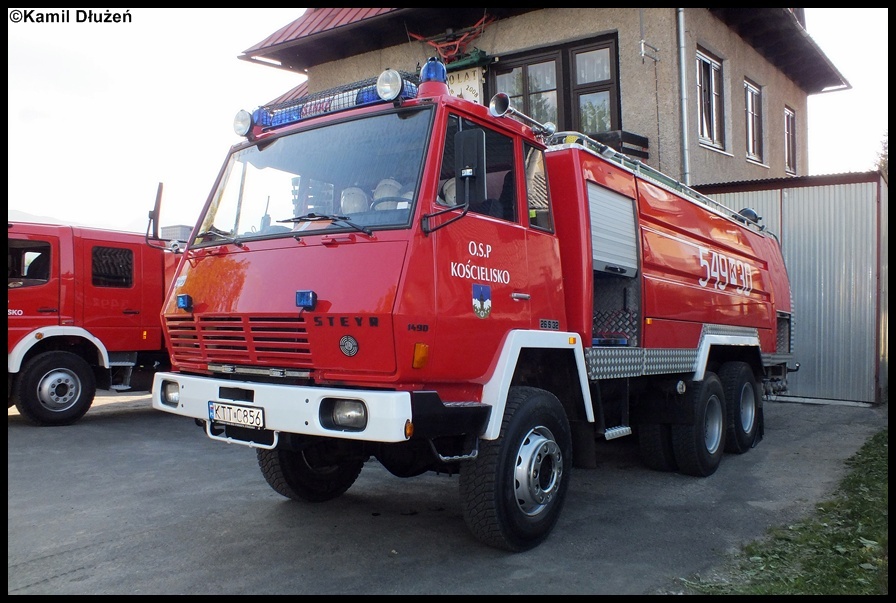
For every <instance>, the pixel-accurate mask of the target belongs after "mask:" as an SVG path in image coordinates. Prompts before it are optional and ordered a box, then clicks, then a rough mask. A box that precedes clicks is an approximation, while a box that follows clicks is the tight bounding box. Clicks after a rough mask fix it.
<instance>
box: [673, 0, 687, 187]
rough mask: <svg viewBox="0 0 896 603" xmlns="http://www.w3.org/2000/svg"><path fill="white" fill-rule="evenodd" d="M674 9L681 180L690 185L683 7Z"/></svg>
mask: <svg viewBox="0 0 896 603" xmlns="http://www.w3.org/2000/svg"><path fill="white" fill-rule="evenodd" d="M675 11H676V13H677V15H676V17H677V21H678V80H679V82H678V86H679V88H680V89H681V98H680V99H679V101H678V102H679V107H680V109H681V181H682V182H683V183H684V184H687V185H688V186H690V184H691V156H690V154H689V152H688V149H689V148H690V137H689V135H688V134H689V132H690V131H691V127H690V126H689V125H688V70H687V65H688V58H687V49H686V46H685V35H684V32H685V29H684V9H683V8H676V9H675Z"/></svg>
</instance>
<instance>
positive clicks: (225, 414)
mask: <svg viewBox="0 0 896 603" xmlns="http://www.w3.org/2000/svg"><path fill="white" fill-rule="evenodd" d="M208 420H209V421H213V422H215V423H226V424H227V425H238V426H240V427H252V428H254V429H264V409H263V408H259V407H257V406H241V405H239V404H222V403H220V402H209V403H208Z"/></svg>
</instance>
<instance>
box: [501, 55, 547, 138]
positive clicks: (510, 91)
mask: <svg viewBox="0 0 896 603" xmlns="http://www.w3.org/2000/svg"><path fill="white" fill-rule="evenodd" d="M558 63H559V60H558V58H556V57H555V58H552V59H547V60H538V61H534V62H531V63H524V64H521V65H516V66H513V67H510V68H509V69H502V70H500V71H498V72H497V75H496V76H495V85H496V86H497V91H498V92H504V93H505V94H507V96H509V97H510V106H511V107H513V108H514V109H516V110H517V111H520V112H521V113H524V114H526V115H528V116H529V117H531V118H532V119H534V120H536V121H539V122H541V123H546V122H549V121H550V122H553V123H555V124H556V123H559V113H560V112H559V107H558V94H559V90H558V89H557V79H558V77H557V76H558V71H559V67H558Z"/></svg>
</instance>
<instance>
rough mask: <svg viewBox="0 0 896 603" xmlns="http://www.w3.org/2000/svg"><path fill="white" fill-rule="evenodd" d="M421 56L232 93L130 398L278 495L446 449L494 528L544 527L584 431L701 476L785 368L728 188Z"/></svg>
mask: <svg viewBox="0 0 896 603" xmlns="http://www.w3.org/2000/svg"><path fill="white" fill-rule="evenodd" d="M445 75H446V71H445V67H444V65H442V64H441V63H440V62H438V61H436V60H435V59H430V61H429V62H427V63H426V64H425V65H424V67H423V69H422V70H421V73H420V76H419V78H412V77H410V76H409V75H408V74H401V73H399V72H396V71H394V70H386V71H385V72H383V74H381V75H380V77H379V78H376V79H370V80H365V81H363V82H359V83H357V84H355V85H346V86H343V87H341V88H338V89H334V90H330V91H327V92H324V93H320V94H317V95H314V96H311V97H306V98H303V99H298V100H295V101H291V102H289V103H285V104H282V105H277V106H266V107H260V108H258V109H257V110H255V112H254V113H252V114H249V113H247V112H241V113H240V114H238V116H237V119H236V121H235V127H236V128H237V130H238V133H240V134H242V135H245V136H246V141H245V142H243V143H240V144H237V145H235V146H234V147H233V148H232V149H231V151H230V153H229V155H228V157H227V160H226V162H225V164H224V166H223V168H222V170H221V172H220V175H219V178H218V181H217V182H216V184H215V186H214V188H213V190H212V192H211V194H210V195H209V198H208V200H207V202H206V205H205V208H204V209H203V211H202V213H201V215H200V216H199V219H198V223H197V226H196V227H195V228H194V231H193V234H192V235H191V240H190V241H188V244H187V248H186V250H185V252H184V253H185V257H184V259H183V261H182V262H181V263H180V265H179V268H178V273H177V276H176V280H175V282H174V284H173V286H172V288H171V289H170V291H169V295H168V298H167V300H166V301H165V304H164V307H163V310H162V320H163V325H164V331H165V337H166V340H167V344H168V348H169V351H170V354H171V360H172V369H173V370H171V371H169V372H159V373H156V375H155V379H154V384H153V392H152V399H153V402H152V403H153V407H154V408H156V409H158V410H161V411H165V412H168V413H173V414H176V415H181V416H184V417H189V418H192V419H193V420H195V421H196V422H197V424H198V425H200V426H201V427H202V428H203V429H204V431H205V433H206V435H207V436H208V437H209V438H211V439H213V440H216V441H219V442H224V443H231V444H239V445H244V446H248V447H251V448H253V449H255V452H256V455H257V460H258V464H259V467H260V469H261V472H262V474H263V476H264V477H265V479H266V480H267V482H268V484H269V485H270V486H271V487H272V488H273V489H274V490H275V491H276V492H278V493H279V494H281V495H283V496H285V497H287V498H291V499H294V500H298V501H304V502H322V501H327V500H330V499H333V498H335V497H338V496H340V495H341V494H343V493H344V492H345V491H346V490H348V489H349V488H350V487H351V486H352V484H353V483H354V482H355V480H356V479H357V477H358V475H359V474H360V472H361V470H362V469H363V467H364V464H365V462H367V461H369V460H371V459H375V460H376V461H378V462H379V463H380V464H382V466H383V467H385V468H386V469H387V470H388V471H390V472H391V473H392V474H394V475H396V476H399V477H414V476H417V475H420V474H422V473H424V472H428V471H433V472H438V473H444V474H448V475H455V474H457V475H458V476H459V488H460V493H461V501H462V505H463V514H464V518H465V521H466V523H467V525H468V527H469V528H470V530H471V532H472V533H473V534H474V535H475V537H476V538H478V539H479V540H480V541H481V542H483V543H486V544H488V545H490V546H494V547H497V548H501V549H506V550H510V551H522V550H527V549H531V548H532V547H534V546H536V545H538V544H539V543H540V542H542V541H543V540H544V539H545V538H546V537H547V536H548V535H549V533H550V532H551V531H552V529H553V527H554V525H555V524H556V522H557V520H558V517H559V516H560V513H561V509H562V507H563V504H564V500H565V499H566V497H567V492H568V487H569V482H570V478H571V476H572V475H573V473H572V472H571V469H572V468H573V467H574V466H575V467H592V468H593V467H595V466H596V451H597V447H596V445H595V443H596V441H597V440H599V439H613V438H618V437H624V436H634V437H637V438H638V442H639V444H638V445H639V449H640V452H641V456H642V458H643V460H644V462H645V463H646V464H647V465H648V466H650V467H652V468H655V469H658V470H664V471H678V472H681V473H683V474H687V475H694V476H700V477H706V476H709V475H711V474H713V473H714V472H715V471H716V469H717V468H718V466H719V464H720V462H721V460H722V456H723V454H724V453H726V452H728V453H734V454H740V453H744V452H747V451H748V450H749V449H750V448H751V447H753V446H754V445H756V444H757V443H758V442H759V441H760V439H761V437H762V432H763V413H762V404H763V397H764V395H770V394H774V393H778V392H783V391H786V387H787V374H788V372H789V371H792V370H796V369H795V368H790V367H788V362H789V361H790V360H791V359H792V355H791V349H792V348H791V335H792V331H791V318H792V307H791V295H790V285H789V281H788V276H787V271H786V268H785V266H784V260H783V257H782V254H781V249H780V246H779V243H778V241H777V240H776V239H775V238H774V237H773V236H772V235H771V234H770V233H769V232H767V231H766V230H765V229H764V228H763V227H762V226H761V225H760V219H759V218H758V216H756V215H755V212H751V211H749V210H743V211H741V212H736V211H732V210H730V209H728V208H726V207H724V206H722V205H720V204H718V203H716V202H714V201H712V200H711V199H709V198H707V197H705V196H702V195H700V194H698V193H697V192H696V191H693V190H691V189H689V188H688V187H686V186H684V185H682V184H680V183H678V182H677V181H675V180H674V179H671V178H669V177H667V176H664V175H663V174H661V173H659V172H657V171H655V170H653V169H651V168H649V167H648V166H646V165H644V164H642V163H640V162H638V161H634V160H631V159H630V158H628V157H627V156H625V155H622V154H620V153H618V152H616V151H614V150H613V149H611V148H609V147H607V146H605V145H603V144H601V143H600V142H597V141H595V140H593V139H592V138H590V137H588V136H585V135H583V134H580V133H574V132H560V133H558V132H555V131H554V127H553V126H552V125H551V124H542V123H539V122H538V121H536V120H535V119H533V118H531V117H528V116H526V115H523V114H521V113H519V112H517V111H516V110H514V109H512V108H511V106H510V99H509V97H508V96H506V95H504V94H498V95H496V96H495V97H494V98H493V99H492V101H491V103H490V105H489V106H488V107H485V106H482V105H479V104H477V103H474V102H470V101H467V100H464V99H460V98H455V97H453V96H451V95H450V94H449V91H448V86H447V84H446V78H445ZM797 366H798V365H797Z"/></svg>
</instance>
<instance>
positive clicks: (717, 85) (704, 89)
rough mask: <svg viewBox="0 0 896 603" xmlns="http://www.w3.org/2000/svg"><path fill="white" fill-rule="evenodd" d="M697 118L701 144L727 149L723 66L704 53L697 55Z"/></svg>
mask: <svg viewBox="0 0 896 603" xmlns="http://www.w3.org/2000/svg"><path fill="white" fill-rule="evenodd" d="M697 117H698V119H699V123H700V142H702V143H705V144H709V145H712V146H714V147H718V148H720V149H722V148H725V138H724V131H725V128H724V124H725V114H724V111H723V110H722V64H721V63H720V62H719V61H717V60H715V59H713V58H712V57H710V56H709V55H708V54H705V53H703V52H698V53H697Z"/></svg>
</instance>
